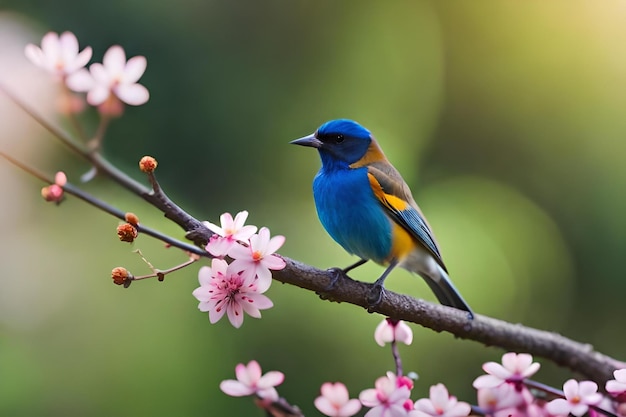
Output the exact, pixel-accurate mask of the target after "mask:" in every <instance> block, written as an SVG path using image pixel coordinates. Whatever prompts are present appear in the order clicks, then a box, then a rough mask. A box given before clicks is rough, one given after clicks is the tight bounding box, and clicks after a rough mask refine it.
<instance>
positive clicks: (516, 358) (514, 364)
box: [473, 352, 541, 389]
mask: <svg viewBox="0 0 626 417" xmlns="http://www.w3.org/2000/svg"><path fill="white" fill-rule="evenodd" d="M540 366H541V365H539V363H537V362H533V357H532V356H531V355H529V354H528V353H520V354H517V353H513V352H509V353H505V354H504V355H502V365H500V364H499V363H496V362H487V363H486V364H484V365H483V370H484V371H485V372H487V374H489V375H481V376H479V377H478V378H476V379H475V380H474V384H473V385H474V388H476V389H480V388H493V387H497V386H498V385H500V384H502V383H504V382H513V383H515V382H521V381H522V380H524V379H525V378H530V377H531V376H532V375H534V374H535V372H537V371H538V370H539V367H540Z"/></svg>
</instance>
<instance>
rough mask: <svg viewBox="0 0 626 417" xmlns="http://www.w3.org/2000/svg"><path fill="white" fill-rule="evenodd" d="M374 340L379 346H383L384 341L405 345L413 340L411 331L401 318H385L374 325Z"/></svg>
mask: <svg viewBox="0 0 626 417" xmlns="http://www.w3.org/2000/svg"><path fill="white" fill-rule="evenodd" d="M374 340H376V343H378V344H379V345H380V346H385V343H391V342H401V343H404V344H405V345H410V344H411V343H412V342H413V332H412V331H411V328H410V327H409V326H408V325H407V324H406V323H405V322H403V321H402V320H394V319H390V318H386V319H384V320H383V321H382V322H380V324H379V325H378V326H377V327H376V331H375V332H374Z"/></svg>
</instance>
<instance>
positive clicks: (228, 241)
mask: <svg viewBox="0 0 626 417" xmlns="http://www.w3.org/2000/svg"><path fill="white" fill-rule="evenodd" d="M247 218H248V212H247V211H240V212H239V213H237V215H236V216H235V219H234V220H233V216H232V215H231V214H230V213H224V214H222V215H221V216H220V223H221V225H222V226H221V227H220V226H217V225H215V224H213V223H209V222H204V225H205V226H206V227H208V228H209V230H211V231H212V232H213V233H215V234H214V235H213V236H212V237H211V240H210V241H209V243H208V244H207V245H206V250H207V252H209V253H210V254H211V255H213V256H217V257H223V256H226V255H228V252H229V251H230V250H231V248H232V247H233V246H235V245H237V242H243V243H247V242H248V240H249V239H250V237H252V235H254V234H255V233H256V231H257V227H256V226H251V225H249V226H244V224H245V222H246V219H247Z"/></svg>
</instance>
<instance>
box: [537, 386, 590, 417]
mask: <svg viewBox="0 0 626 417" xmlns="http://www.w3.org/2000/svg"><path fill="white" fill-rule="evenodd" d="M563 394H564V395H565V398H564V399H563V398H557V399H556V400H552V401H550V402H549V403H547V404H546V410H547V411H548V413H550V414H552V415H555V416H561V415H562V416H566V415H568V414H573V415H575V416H577V417H581V416H582V415H583V414H585V413H586V412H587V410H589V406H590V405H597V404H599V403H600V401H602V395H601V394H599V393H598V385H597V384H596V383H595V382H593V381H580V382H578V381H576V380H575V379H569V380H567V381H565V384H563Z"/></svg>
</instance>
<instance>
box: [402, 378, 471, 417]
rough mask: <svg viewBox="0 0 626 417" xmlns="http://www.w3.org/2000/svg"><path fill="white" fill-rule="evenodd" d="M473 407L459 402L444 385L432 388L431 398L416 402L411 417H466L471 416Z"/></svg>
mask: <svg viewBox="0 0 626 417" xmlns="http://www.w3.org/2000/svg"><path fill="white" fill-rule="evenodd" d="M471 410H472V409H471V407H470V405H469V404H468V403H466V402H463V401H457V399H456V397H455V396H452V395H449V394H448V389H447V388H446V387H445V385H443V384H437V385H433V386H431V387H430V398H422V399H421V400H417V401H416V402H415V410H413V411H411V412H410V413H409V416H410V417H464V416H467V415H469V413H470V411H471Z"/></svg>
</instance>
